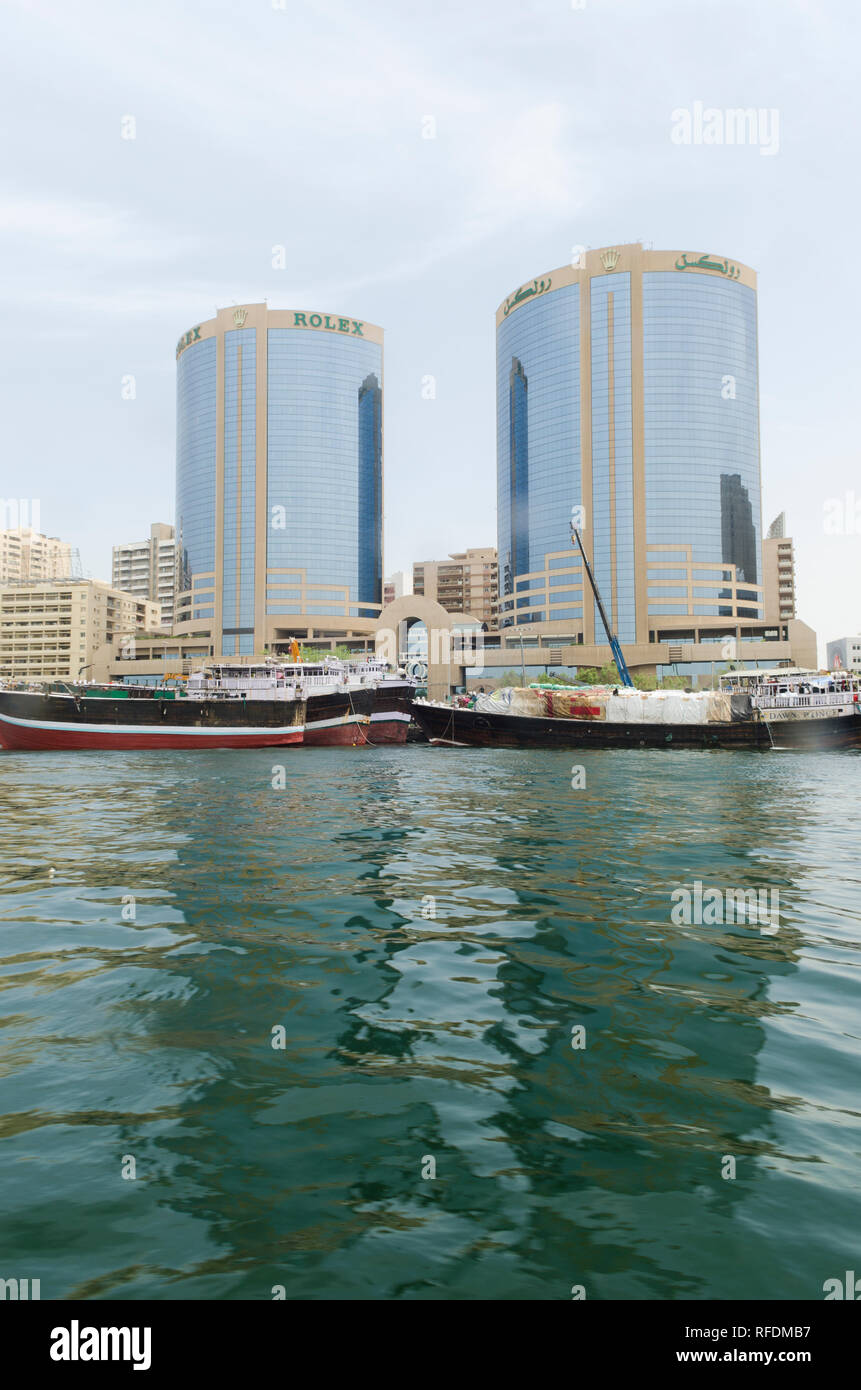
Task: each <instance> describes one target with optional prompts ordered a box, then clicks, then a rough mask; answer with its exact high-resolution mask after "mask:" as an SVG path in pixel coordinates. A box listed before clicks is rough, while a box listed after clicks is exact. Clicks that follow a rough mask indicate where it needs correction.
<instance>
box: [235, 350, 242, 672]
mask: <svg viewBox="0 0 861 1390" xmlns="http://www.w3.org/2000/svg"><path fill="white" fill-rule="evenodd" d="M241 584H242V344H241V343H237V344H236V626H237V627H242V609H241V608H240V606H239V604H240V600H239V595H240V589H241ZM233 643H234V650H235V652H236V655H237V656H238V655H239V648H240V646H241V642H240V640H239V638H238V637H234V639H233Z"/></svg>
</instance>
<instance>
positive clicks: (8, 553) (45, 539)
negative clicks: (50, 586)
mask: <svg viewBox="0 0 861 1390" xmlns="http://www.w3.org/2000/svg"><path fill="white" fill-rule="evenodd" d="M71 570H72V547H71V546H70V545H68V544H67V543H66V542H65V541H61V540H60V539H59V538H58V537H57V536H44V535H42V533H41V532H40V531H34V530H33V529H32V528H31V527H29V526H16V527H14V528H13V529H12V530H9V531H0V584H8V583H10V582H12V581H15V580H22V579H24V580H26V579H67V578H68V577H69V576H70V574H71Z"/></svg>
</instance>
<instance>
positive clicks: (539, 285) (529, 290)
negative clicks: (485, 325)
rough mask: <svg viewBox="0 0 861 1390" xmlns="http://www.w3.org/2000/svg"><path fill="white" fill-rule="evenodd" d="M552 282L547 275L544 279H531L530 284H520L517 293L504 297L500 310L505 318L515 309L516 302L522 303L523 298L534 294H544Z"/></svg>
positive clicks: (529, 297) (528, 297)
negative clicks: (508, 297) (507, 297)
mask: <svg viewBox="0 0 861 1390" xmlns="http://www.w3.org/2000/svg"><path fill="white" fill-rule="evenodd" d="M552 283H553V281H552V280H551V279H550V276H549V275H548V276H547V279H546V280H533V281H532V284H531V285H521V287H520V289H519V290H518V291H517V293H516V294H513V295H512V296H511V298H510V299H506V301H505V303H504V304H503V306H502V312H503V314H504V315H505V317H506V318H507V317H508V315H509V314H510V313H511V310H512V309H516V307H517V305H518V304H522V303H523V301H524V299H531V298H532V296H533V295H536V294H544V293H545V291H546V290H549V289H550V286H551V285H552Z"/></svg>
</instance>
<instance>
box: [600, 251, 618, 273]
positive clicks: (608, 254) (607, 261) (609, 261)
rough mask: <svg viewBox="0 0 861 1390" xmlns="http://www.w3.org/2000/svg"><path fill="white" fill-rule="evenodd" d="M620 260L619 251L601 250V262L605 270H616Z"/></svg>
mask: <svg viewBox="0 0 861 1390" xmlns="http://www.w3.org/2000/svg"><path fill="white" fill-rule="evenodd" d="M618 261H619V252H618V251H615V250H611V251H602V252H601V264H602V266H603V267H604V269H605V270H615V269H616V266H617V264H618Z"/></svg>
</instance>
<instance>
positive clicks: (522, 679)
mask: <svg viewBox="0 0 861 1390" xmlns="http://www.w3.org/2000/svg"><path fill="white" fill-rule="evenodd" d="M517 636H518V637H519V638H520V688H521V690H525V689H526V662H525V660H524V656H523V628H522V627H519V628H518V629H517Z"/></svg>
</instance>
